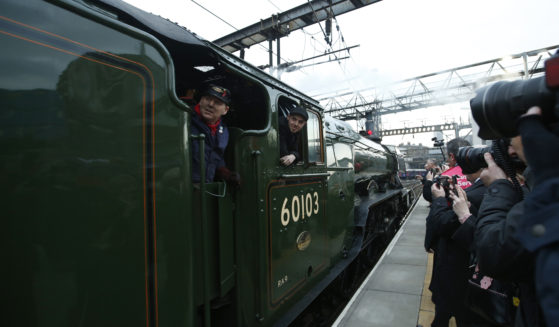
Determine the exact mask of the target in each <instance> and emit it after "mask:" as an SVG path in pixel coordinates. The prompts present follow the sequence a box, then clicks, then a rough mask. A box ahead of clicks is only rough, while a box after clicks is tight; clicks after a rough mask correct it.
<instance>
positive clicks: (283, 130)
mask: <svg viewBox="0 0 559 327" xmlns="http://www.w3.org/2000/svg"><path fill="white" fill-rule="evenodd" d="M308 119H309V115H308V113H307V111H306V110H305V109H304V108H303V107H299V106H297V107H295V108H293V109H292V110H291V111H290V112H289V115H288V116H287V118H284V117H280V119H279V137H280V163H281V164H282V165H284V166H289V165H291V164H295V163H297V162H298V161H299V160H301V152H300V150H299V143H300V141H299V140H300V138H301V130H302V129H303V127H305V124H306V123H307V120H308Z"/></svg>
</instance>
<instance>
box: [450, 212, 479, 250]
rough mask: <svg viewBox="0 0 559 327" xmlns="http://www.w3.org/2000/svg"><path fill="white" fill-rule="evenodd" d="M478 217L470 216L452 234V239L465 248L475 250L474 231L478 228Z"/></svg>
mask: <svg viewBox="0 0 559 327" xmlns="http://www.w3.org/2000/svg"><path fill="white" fill-rule="evenodd" d="M476 219H477V218H476V217H475V216H474V215H471V216H470V218H468V219H466V221H465V222H464V223H463V224H461V225H460V227H458V228H457V229H456V231H455V232H454V234H453V235H452V239H453V240H454V241H455V242H456V243H457V244H458V245H460V247H462V248H463V249H464V250H467V251H470V252H474V233H475V230H476V224H475V221H476Z"/></svg>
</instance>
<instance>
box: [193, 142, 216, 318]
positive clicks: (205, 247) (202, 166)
mask: <svg viewBox="0 0 559 327" xmlns="http://www.w3.org/2000/svg"><path fill="white" fill-rule="evenodd" d="M192 138H193V139H198V140H199V144H200V220H201V223H202V256H203V258H202V265H203V271H202V280H203V288H204V326H205V327H210V326H211V316H210V279H209V275H210V271H209V270H210V263H209V258H208V256H209V254H208V249H209V247H208V242H209V240H208V236H209V235H208V219H207V217H206V168H205V167H206V156H205V149H204V147H205V143H206V135H204V134H200V135H192Z"/></svg>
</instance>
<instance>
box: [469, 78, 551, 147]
mask: <svg viewBox="0 0 559 327" xmlns="http://www.w3.org/2000/svg"><path fill="white" fill-rule="evenodd" d="M533 106H539V107H540V108H541V109H542V113H543V118H544V121H548V122H551V121H556V120H557V117H555V115H554V110H553V109H554V106H555V94H554V93H553V92H551V91H550V90H549V89H548V88H547V85H546V82H545V78H544V77H543V76H542V77H538V78H533V79H530V80H518V81H513V82H504V81H503V82H497V83H494V84H491V85H488V86H485V87H482V88H480V89H479V90H477V91H476V96H475V97H473V98H472V99H471V100H470V108H471V110H472V116H473V117H474V120H475V121H476V123H477V124H478V125H479V132H478V136H479V137H481V138H482V139H484V140H493V139H497V138H502V137H513V136H516V135H518V131H517V130H516V120H517V119H518V117H520V116H521V115H522V114H524V113H525V112H526V111H528V109H530V108H531V107H533Z"/></svg>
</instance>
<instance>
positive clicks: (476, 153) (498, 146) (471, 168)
mask: <svg viewBox="0 0 559 327" xmlns="http://www.w3.org/2000/svg"><path fill="white" fill-rule="evenodd" d="M509 145H510V140H509V139H497V140H493V145H491V146H485V147H479V146H478V147H476V146H465V147H461V148H459V149H458V153H457V154H456V162H457V163H458V165H459V166H460V168H462V173H464V174H473V173H475V172H476V171H478V170H480V169H481V168H485V167H487V163H486V162H485V158H483V155H484V154H485V153H491V155H492V156H493V159H495V163H496V164H497V166H499V167H501V168H502V169H503V170H510V171H511V173H515V172H516V171H522V170H524V169H525V168H526V165H525V164H524V162H522V160H520V158H518V157H515V158H511V157H510V156H509V155H508V153H507V152H508V151H507V148H508V146H509ZM509 167H510V168H509Z"/></svg>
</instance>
